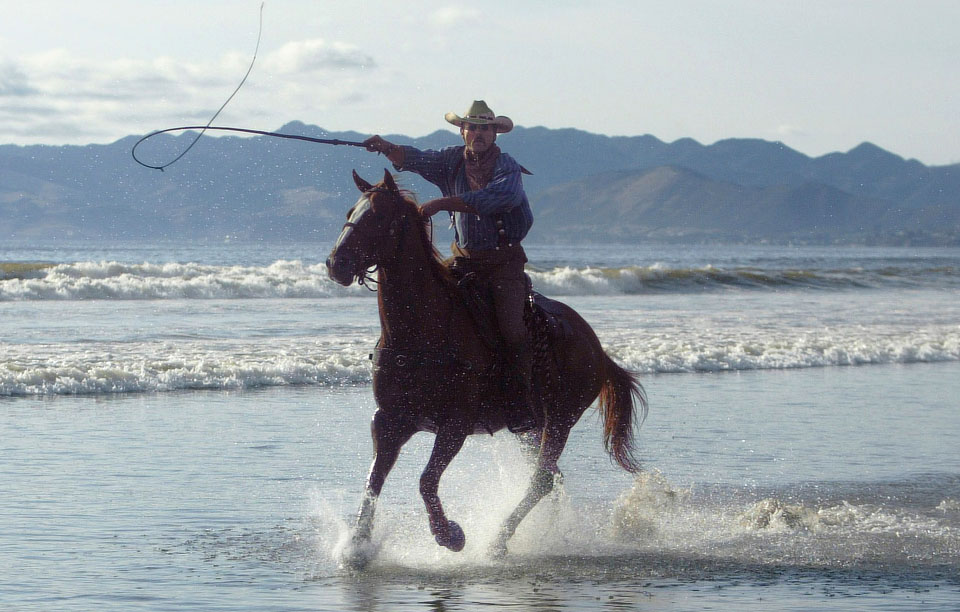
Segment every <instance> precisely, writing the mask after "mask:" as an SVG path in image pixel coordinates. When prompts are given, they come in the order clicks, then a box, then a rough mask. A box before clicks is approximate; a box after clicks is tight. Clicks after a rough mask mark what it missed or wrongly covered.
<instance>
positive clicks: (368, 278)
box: [341, 187, 433, 292]
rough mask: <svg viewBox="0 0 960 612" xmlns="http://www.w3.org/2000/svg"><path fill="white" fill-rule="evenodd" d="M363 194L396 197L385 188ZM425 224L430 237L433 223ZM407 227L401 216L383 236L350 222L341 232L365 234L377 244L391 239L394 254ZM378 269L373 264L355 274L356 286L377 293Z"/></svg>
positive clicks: (404, 216) (427, 221)
mask: <svg viewBox="0 0 960 612" xmlns="http://www.w3.org/2000/svg"><path fill="white" fill-rule="evenodd" d="M364 193H365V195H367V197H368V198H369V197H370V195H369V194H374V193H390V194H392V195H395V196H398V194H396V193H394V192H393V191H392V190H390V189H387V188H385V187H376V188H374V189H370V190H368V191H366V192H364ZM426 223H429V224H430V230H429V232H430V233H429V235H431V236H432V235H433V222H432V221H431V220H429V219H427V220H426ZM408 225H409V215H407V214H401V215H399V216H398V217H397V218H395V219H393V220H392V221H391V222H390V228H389V230H388V231H387V233H386V234H383V235H378V234H375V235H371V234H370V232H369V231H367V230H365V229H363V228H361V227H360V226H359V225H358V224H356V223H354V222H352V221H347V222H346V223H344V224H343V228H342V229H341V231H343V229H346V228H348V227H349V228H351V229H352V230H353V231H355V232H357V233H358V234H361V235H363V234H366V235H368V236H371V239H372V240H374V241H376V242H378V243H382V242H383V241H384V240H385V239H393V240H394V241H395V244H394V245H393V247H392V249H393V251H394V252H397V251H399V250H400V245H401V244H402V241H403V240H402V239H403V237H404V236H405V235H406V233H407V226H408ZM380 250H381V249H380V248H378V251H380ZM378 259H381V257H378ZM379 269H380V264H374V265H372V266H370V267H369V268H364V269H363V270H361V271H360V272H357V274H356V279H357V284H358V285H360V286H361V287H364V288H365V289H367V290H368V291H374V292H375V291H377V285H379V284H380V283H379V281H377V280H376V279H375V278H374V277H373V275H374V274H376V273H377V272H378V271H379ZM370 285H373V287H371V286H370Z"/></svg>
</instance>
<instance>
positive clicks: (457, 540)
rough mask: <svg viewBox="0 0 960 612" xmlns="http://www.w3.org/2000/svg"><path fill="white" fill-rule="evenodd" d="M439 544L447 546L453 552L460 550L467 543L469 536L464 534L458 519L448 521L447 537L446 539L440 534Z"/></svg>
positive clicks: (438, 537)
mask: <svg viewBox="0 0 960 612" xmlns="http://www.w3.org/2000/svg"><path fill="white" fill-rule="evenodd" d="M437 544H439V545H440V546H445V547H446V548H449V549H450V550H452V551H453V552H460V551H461V550H463V547H464V546H466V544H467V536H466V535H464V533H463V529H461V528H460V525H458V524H457V523H456V521H447V537H446V538H445V539H444V538H441V537H440V536H439V535H438V536H437Z"/></svg>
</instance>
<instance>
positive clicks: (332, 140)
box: [130, 3, 364, 172]
mask: <svg viewBox="0 0 960 612" xmlns="http://www.w3.org/2000/svg"><path fill="white" fill-rule="evenodd" d="M263 5H264V3H261V4H260V27H259V29H258V31H257V46H256V47H255V48H254V50H253V58H252V59H251V60H250V66H249V67H248V68H247V72H246V74H244V75H243V79H241V80H240V84H239V85H237V88H236V89H234V90H233V93H232V94H230V97H228V98H227V100H226V102H224V103H223V104H222V105H221V106H220V108H219V109H217V112H215V113H214V114H213V117H210V121H208V122H207V124H206V125H190V126H183V127H174V128H167V129H164V130H157V131H156V132H151V133H150V134H147V135H146V136H144V137H143V138H141V139H140V140H138V141H137V142H136V144H134V145H133V148H132V149H131V150H130V155H132V156H133V160H134V161H135V162H137V163H138V164H140V165H141V166H144V167H146V168H150V169H151V170H159V171H161V172H163V169H164V168H167V167H169V166H172V165H173V164H175V163H177V162H178V161H180V159H181V158H182V157H183V156H184V155H186V154H187V152H189V151H190V149H192V148H193V145H195V144H197V141H198V140H200V138H201V137H202V136H203V135H204V134H205V133H206V132H208V131H210V130H219V131H226V132H241V133H244V134H258V135H261V136H272V137H274V138H288V139H291V140H303V141H306V142H315V143H319V144H329V145H349V146H352V147H362V146H364V145H363V143H362V142H352V141H349V140H339V139H336V138H312V137H310V136H299V135H296V134H281V133H278V132H265V131H263V130H250V129H246V128H236V127H220V126H214V125H213V122H214V121H215V120H216V118H217V116H218V115H219V114H220V111H222V110H223V109H224V108H226V106H227V104H229V103H230V100H233V97H234V96H235V95H237V92H238V91H240V88H241V87H243V84H244V83H246V82H247V77H248V76H250V72H251V71H252V70H253V65H254V63H256V61H257V53H258V52H259V51H260V38H261V36H262V35H263ZM185 130H200V133H198V134H197V136H196V138H194V139H193V141H192V142H191V143H190V145H189V146H188V147H187V148H186V149H184V150H183V151H182V152H181V153H180V154H179V155H177V156H176V157H174V158H173V159H172V160H170V161H168V162H167V163H165V164H160V165H154V164H148V163H146V162H144V161H142V160H141V159H140V158H139V157H137V147H139V146H140V145H141V144H143V143H144V141H146V140H148V139H150V138H153V137H154V136H159V135H160V134H166V133H167V132H180V131H185Z"/></svg>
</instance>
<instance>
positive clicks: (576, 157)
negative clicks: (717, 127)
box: [0, 122, 960, 245]
mask: <svg viewBox="0 0 960 612" xmlns="http://www.w3.org/2000/svg"><path fill="white" fill-rule="evenodd" d="M278 132H281V133H285V134H297V135H303V136H309V137H319V138H337V139H341V140H349V141H360V140H363V139H364V138H365V137H366V135H363V134H358V133H354V132H339V133H331V132H327V131H325V130H323V129H321V128H319V127H317V126H311V125H306V124H303V123H300V122H292V123H288V124H287V125H284V126H283V127H282V128H280V129H279V130H278ZM194 137H195V133H192V132H184V133H180V134H179V135H176V136H174V135H170V134H162V135H159V136H156V137H154V138H151V139H150V140H148V141H147V142H144V143H143V144H142V145H141V146H140V147H139V148H138V150H137V153H138V156H139V157H141V158H142V159H145V160H146V161H147V163H154V164H156V165H160V164H162V163H164V162H167V161H169V160H171V159H173V158H174V157H176V156H177V155H178V154H179V153H180V152H182V151H183V150H184V149H185V148H186V147H187V146H189V145H190V143H191V142H192V141H193V139H194ZM385 137H386V138H388V139H389V140H391V141H393V142H396V143H403V144H412V145H414V146H416V147H418V148H422V149H423V148H440V147H443V146H448V145H454V144H457V143H458V142H460V140H459V138H458V136H457V134H455V133H453V132H450V131H437V132H434V133H433V134H430V135H428V136H425V137H422V138H409V137H406V136H402V135H386V136H385ZM139 139H140V137H139V136H129V137H126V138H123V139H121V140H118V141H116V142H114V143H111V144H107V145H86V146H41V145H35V146H16V145H2V146H0V240H40V241H42V240H53V239H66V238H70V239H117V240H122V239H127V240H143V239H157V240H163V239H183V238H187V239H205V240H222V239H224V238H225V237H231V238H240V239H262V240H319V241H329V240H332V238H333V237H334V236H335V234H336V232H337V230H338V229H339V227H340V225H341V224H342V223H343V219H344V214H345V212H346V210H347V209H348V208H349V207H350V206H351V205H352V204H353V203H354V201H355V200H356V197H357V195H358V194H357V191H356V188H355V187H354V186H353V183H352V179H351V170H352V169H354V168H355V169H357V170H358V172H360V174H361V175H363V176H365V177H366V178H367V179H368V180H371V181H375V180H377V179H379V178H380V177H381V176H382V173H383V169H384V168H385V167H387V166H389V164H388V162H386V160H385V159H384V158H382V157H377V156H375V155H373V154H371V153H368V152H366V151H364V150H363V149H361V148H357V147H348V146H330V145H317V144H313V143H307V142H302V141H294V140H283V139H275V138H268V137H253V138H250V137H235V136H226V137H204V138H201V139H200V140H199V141H198V142H197V144H196V146H195V147H194V148H193V149H191V150H190V151H189V153H188V154H187V155H185V156H184V157H183V158H182V159H181V160H180V161H178V162H177V163H176V164H174V165H172V166H170V167H169V168H167V169H166V171H164V172H158V171H155V170H150V169H147V168H144V167H143V166H140V165H138V164H136V163H135V161H134V160H133V158H132V156H131V149H132V147H133V146H134V144H135V143H136V142H137V141H138V140H139ZM498 142H499V144H500V145H501V147H502V148H503V150H504V151H506V152H508V153H510V154H511V155H512V156H513V157H514V158H516V159H517V160H518V161H519V162H520V163H521V164H523V165H524V166H525V167H526V168H529V169H530V170H531V171H532V172H533V175H532V176H529V177H525V179H524V185H525V188H526V190H527V193H528V196H529V197H530V200H531V206H532V207H533V210H534V215H535V218H536V221H535V224H534V228H533V230H531V234H530V236H529V238H528V241H536V242H582V241H617V242H632V241H637V240H644V241H672V242H678V241H683V242H704V241H718V242H719V241H735V242H761V241H770V242H803V243H818V244H831V243H857V244H913V245H918V244H923V245H958V244H960V164H955V165H950V166H926V165H924V164H922V163H920V162H919V161H916V160H905V159H903V158H902V157H899V156H897V155H895V154H893V153H890V152H888V151H885V150H883V149H881V148H879V147H877V146H875V145H872V144H870V143H863V144H861V145H859V146H857V147H856V148H854V149H851V150H850V151H847V152H845V153H831V154H829V155H824V156H821V157H809V156H806V155H804V154H802V153H800V152H798V151H795V150H793V149H791V148H789V147H787V146H785V145H783V144H782V143H779V142H769V141H764V140H757V139H729V140H722V141H719V142H716V143H714V144H712V145H703V144H700V143H698V142H696V141H694V140H692V139H681V140H677V141H675V142H672V143H666V142H663V141H661V140H659V139H657V138H655V137H654V136H650V135H645V136H634V137H609V136H602V135H597V134H591V133H588V132H584V131H581V130H575V129H548V128H543V127H533V128H524V127H517V128H515V129H514V131H513V132H511V133H509V134H506V135H502V136H500V138H499V140H498ZM400 179H401V184H402V185H404V186H406V187H408V188H410V189H412V190H413V191H415V192H416V193H417V194H418V195H419V198H420V199H421V200H422V201H426V200H428V199H430V198H433V197H437V195H439V194H438V192H437V189H436V188H435V187H433V186H432V185H429V184H428V183H426V182H424V181H423V180H422V179H420V178H419V177H417V176H416V175H413V174H411V173H403V174H401V175H400Z"/></svg>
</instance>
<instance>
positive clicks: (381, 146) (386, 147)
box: [363, 134, 397, 155]
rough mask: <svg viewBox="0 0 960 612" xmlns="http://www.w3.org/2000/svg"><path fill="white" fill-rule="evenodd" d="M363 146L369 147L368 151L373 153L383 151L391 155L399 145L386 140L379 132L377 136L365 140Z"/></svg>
mask: <svg viewBox="0 0 960 612" xmlns="http://www.w3.org/2000/svg"><path fill="white" fill-rule="evenodd" d="M363 146H364V147H366V148H367V151H370V152H371V153H383V154H384V155H390V153H392V152H393V150H394V149H395V148H396V147H397V145H395V144H393V143H392V142H389V141H387V140H384V139H383V137H381V136H380V135H379V134H378V135H376V136H371V137H370V138H367V139H366V140H364V141H363Z"/></svg>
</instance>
